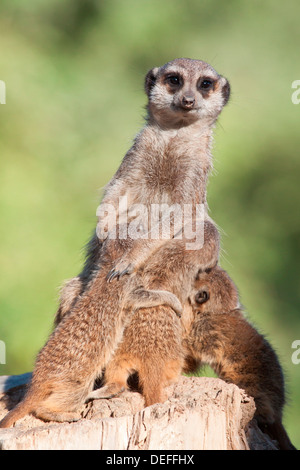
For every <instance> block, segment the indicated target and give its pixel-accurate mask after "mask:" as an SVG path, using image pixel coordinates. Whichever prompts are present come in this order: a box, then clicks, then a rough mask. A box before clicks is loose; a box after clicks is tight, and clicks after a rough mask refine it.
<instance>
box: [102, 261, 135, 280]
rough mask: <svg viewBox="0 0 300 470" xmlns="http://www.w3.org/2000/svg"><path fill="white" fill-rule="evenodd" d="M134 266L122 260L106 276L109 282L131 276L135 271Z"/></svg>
mask: <svg viewBox="0 0 300 470" xmlns="http://www.w3.org/2000/svg"><path fill="white" fill-rule="evenodd" d="M134 268H135V266H134V264H133V263H128V261H127V260H125V259H124V260H123V259H122V260H120V261H119V262H118V263H117V264H116V266H115V267H114V268H112V269H111V270H110V271H109V273H108V275H107V276H106V280H107V282H111V281H113V279H115V278H118V279H120V278H121V277H123V276H125V274H131V273H132V272H133V271H134Z"/></svg>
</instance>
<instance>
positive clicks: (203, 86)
mask: <svg viewBox="0 0 300 470" xmlns="http://www.w3.org/2000/svg"><path fill="white" fill-rule="evenodd" d="M212 88H214V80H212V79H211V78H201V79H200V80H199V81H198V89H199V90H201V91H209V90H211V89H212Z"/></svg>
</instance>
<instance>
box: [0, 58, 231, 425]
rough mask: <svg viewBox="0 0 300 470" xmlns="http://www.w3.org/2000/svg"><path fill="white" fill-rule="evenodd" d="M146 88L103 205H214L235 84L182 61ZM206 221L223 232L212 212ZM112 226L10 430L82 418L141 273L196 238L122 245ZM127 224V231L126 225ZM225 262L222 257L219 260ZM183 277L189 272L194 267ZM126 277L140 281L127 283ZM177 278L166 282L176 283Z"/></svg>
mask: <svg viewBox="0 0 300 470" xmlns="http://www.w3.org/2000/svg"><path fill="white" fill-rule="evenodd" d="M170 74H171V75H173V76H174V75H175V74H177V75H178V74H179V75H180V77H181V82H182V84H181V86H180V87H179V88H178V87H175V88H176V89H174V87H173V86H171V85H170V83H169V78H168V77H169V76H170ZM204 79H206V81H209V80H210V82H211V87H210V88H209V90H207V89H205V90H203V89H202V88H201V86H202V85H201V84H202V82H203V80H204ZM199 87H200V88H201V89H199ZM145 88H146V92H147V95H148V111H149V113H148V119H147V124H146V126H145V127H144V129H143V130H142V131H141V133H140V134H139V135H138V136H137V138H136V139H135V142H134V144H133V146H132V148H131V149H130V150H129V151H128V153H127V154H126V155H125V157H124V159H123V161H122V163H121V165H120V168H119V170H118V171H117V173H116V175H115V176H114V178H113V179H112V180H111V182H110V183H109V184H108V186H107V188H106V191H105V194H104V197H103V201H102V203H101V204H102V206H103V205H104V204H111V205H112V206H113V207H114V208H115V209H116V212H117V214H118V208H119V198H120V197H123V196H126V198H127V201H128V206H129V208H130V207H132V206H133V204H143V205H144V206H145V207H147V208H148V210H149V211H150V207H151V204H155V203H158V204H160V203H167V204H169V206H171V205H172V204H179V205H180V206H181V207H183V205H184V204H190V205H191V206H192V207H193V209H195V207H196V205H197V204H204V205H205V207H206V182H207V177H208V173H209V170H210V168H211V155H210V145H211V138H212V129H213V125H214V123H215V121H216V119H217V117H218V115H219V113H220V112H221V110H222V108H223V106H224V105H225V104H226V102H227V100H228V96H229V85H228V82H227V80H226V79H225V78H223V77H221V76H220V75H218V74H217V73H216V72H215V71H214V69H213V68H212V67H210V66H209V65H208V64H206V63H204V62H202V61H196V60H190V59H177V60H175V61H172V62H170V63H168V64H166V65H165V66H163V67H161V68H159V69H154V70H152V71H151V72H150V73H148V74H147V77H146V85H145ZM191 93H193V96H194V98H193V99H194V104H193V106H191V105H190V101H189V104H186V99H187V97H188V98H189V100H190V96H191ZM118 215H121V214H118ZM205 219H206V220H207V222H208V223H209V224H210V225H211V226H213V224H212V222H209V218H208V216H207V214H206V216H205ZM105 223H106V222H105V221H103V219H102V218H101V216H100V218H99V224H98V232H97V234H98V235H99V234H102V235H104V236H103V239H104V241H103V240H98V239H97V237H96V236H94V237H93V238H92V240H91V242H90V243H89V249H88V256H87V260H86V264H85V267H84V270H83V272H82V273H81V274H80V275H79V276H78V277H79V281H78V278H75V279H73V280H71V281H70V283H69V284H67V286H66V288H65V289H66V290H65V291H63V293H62V299H63V302H65V306H67V308H66V309H65V308H64V307H63V308H62V309H59V312H58V315H57V322H56V323H57V326H56V328H55V330H54V332H53V333H52V335H51V336H50V338H49V340H48V342H47V343H46V345H45V347H44V348H43V349H42V350H41V352H40V353H39V355H38V358H37V361H36V365H35V369H34V373H33V378H32V382H31V384H30V387H29V389H28V392H27V394H26V396H25V399H24V401H23V402H22V403H20V404H19V405H17V407H16V408H15V409H14V410H12V411H11V412H10V413H9V414H8V415H7V416H6V417H5V418H4V419H3V420H2V421H1V422H0V427H8V426H10V425H11V424H13V423H14V422H15V421H16V420H17V419H19V418H20V417H21V416H24V415H25V414H27V413H29V412H32V413H34V414H35V415H37V416H39V417H41V418H43V419H45V420H57V421H65V420H66V421H71V420H73V419H77V418H76V416H74V413H75V414H76V411H77V410H78V408H79V407H80V405H81V404H83V403H84V401H85V400H86V398H87V396H88V395H89V393H90V391H91V390H92V387H93V383H94V380H95V379H96V377H97V376H98V375H99V374H101V372H102V369H103V367H105V366H106V364H107V363H108V361H109V359H110V357H111V355H112V354H113V352H114V350H115V348H116V346H117V344H118V343H119V341H120V340H121V337H122V333H123V330H124V327H125V326H126V323H127V322H128V320H129V318H130V315H129V313H128V311H129V310H130V309H128V310H127V309H126V299H127V297H126V294H128V293H129V292H131V291H132V284H131V283H134V276H136V275H137V273H138V272H139V270H140V269H142V268H143V267H144V266H146V264H145V263H146V261H147V260H148V259H149V257H150V256H151V255H153V254H154V253H155V252H156V251H157V250H159V249H160V248H161V247H162V246H165V247H166V249H168V246H171V247H173V249H174V246H173V245H174V244H175V246H176V247H177V248H176V250H178V247H180V246H181V244H182V243H184V246H185V243H186V242H187V241H190V240H186V239H184V237H183V239H182V240H180V239H175V238H172V235H173V236H174V235H175V230H174V227H172V229H173V232H172V235H171V239H170V240H165V239H158V240H155V239H153V238H151V239H148V240H147V239H146V240H145V239H137V240H124V242H123V241H122V240H120V239H118V237H117V239H116V240H113V239H111V236H110V232H109V233H106V234H104V232H105ZM110 228H111V227H110ZM120 228H121V225H118V226H117V229H120ZM144 229H145V230H147V227H144ZM215 232H216V230H215ZM215 232H214V233H215ZM208 243H210V239H208ZM213 243H214V241H213ZM216 243H217V244H218V239H216ZM200 252H201V250H200ZM216 252H217V250H216V251H214V253H216ZM166 253H167V251H166ZM193 256H195V253H193ZM116 260H117V262H116ZM215 261H216V259H215V258H214V256H213V263H215ZM160 262H161V263H162V269H161V271H162V272H163V271H165V269H164V268H165V266H166V265H167V258H165V257H162V258H160ZM213 263H212V257H208V259H205V258H203V259H201V260H199V267H201V268H202V269H206V268H208V267H211V266H212V264H213ZM193 266H194V265H193ZM177 267H178V266H177ZM199 267H198V268H197V269H199ZM180 272H184V268H183V269H181V271H180ZM125 274H131V275H132V277H128V276H127V277H124V275H125ZM150 275H151V273H150ZM169 275H170V273H168V274H167V275H166V278H168V279H169ZM189 276H195V272H194V271H189ZM115 277H118V279H119V280H118V282H115V283H111V284H108V283H107V278H108V279H109V280H112V279H113V278H115ZM151 279H152V278H151ZM191 281H192V278H190V283H191ZM150 284H151V283H150ZM169 285H170V282H169ZM186 285H190V284H189V283H187V284H186ZM142 288H143V289H149V288H150V289H151V286H149V287H148V286H147V285H144V284H142ZM159 290H161V284H159ZM144 292H145V291H144ZM173 293H174V294H175V295H177V292H174V291H173ZM73 294H75V295H74V298H73V297H72V295H73ZM181 295H182V294H181ZM135 302H138V301H137V300H136V301H135ZM139 306H141V305H139ZM126 313H127V315H126ZM60 319H61V321H60V322H59V320H60Z"/></svg>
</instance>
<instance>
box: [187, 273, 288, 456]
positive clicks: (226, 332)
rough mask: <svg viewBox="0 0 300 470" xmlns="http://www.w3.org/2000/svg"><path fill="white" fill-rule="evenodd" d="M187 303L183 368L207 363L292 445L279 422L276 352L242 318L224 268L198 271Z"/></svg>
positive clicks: (263, 423)
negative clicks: (242, 390)
mask: <svg viewBox="0 0 300 470" xmlns="http://www.w3.org/2000/svg"><path fill="white" fill-rule="evenodd" d="M189 304H190V305H189V306H188V307H187V308H188V309H190V320H191V327H190V328H187V330H186V331H185V333H184V339H183V346H184V351H185V352H184V355H185V364H184V368H183V370H184V371H185V372H195V370H197V369H198V368H199V367H200V365H201V364H209V365H210V366H211V367H212V369H213V370H214V371H215V372H216V374H217V375H218V376H219V377H220V378H221V379H223V380H225V381H226V382H231V383H234V384H236V385H238V386H239V387H240V388H242V389H244V390H245V391H246V393H247V394H248V395H249V396H252V397H253V398H254V400H255V405H256V413H255V418H256V420H257V422H258V425H259V426H260V427H261V429H262V430H263V431H264V432H267V433H268V434H270V436H271V437H272V438H273V439H276V440H277V441H278V443H279V446H280V448H281V449H286V450H293V449H295V448H294V446H293V445H292V443H291V442H290V439H289V437H288V435H287V433H286V431H285V429H284V427H283V425H282V412H283V407H284V404H285V384H284V376H283V373H282V369H281V366H280V363H279V360H278V357H277V355H276V353H275V352H274V350H273V348H272V347H271V345H270V344H269V342H268V341H267V340H266V338H265V337H264V336H263V335H261V334H260V333H258V332H257V330H256V329H255V328H254V327H253V326H252V325H251V324H250V323H249V322H248V321H247V320H246V318H245V315H244V313H243V310H242V308H241V305H240V301H239V295H238V291H237V288H236V286H235V284H234V282H233V281H232V279H231V278H230V277H229V275H228V274H227V273H226V271H224V270H223V269H221V268H220V267H219V266H216V267H215V268H213V269H211V270H209V272H200V273H199V276H198V279H197V280H196V281H195V283H194V287H193V290H192V292H191V295H190V298H189ZM186 315H187V316H188V314H186Z"/></svg>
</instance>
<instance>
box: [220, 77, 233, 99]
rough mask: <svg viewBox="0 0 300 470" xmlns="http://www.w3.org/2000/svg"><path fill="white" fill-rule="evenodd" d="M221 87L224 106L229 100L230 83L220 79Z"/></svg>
mask: <svg viewBox="0 0 300 470" xmlns="http://www.w3.org/2000/svg"><path fill="white" fill-rule="evenodd" d="M221 86H222V95H223V98H224V106H225V104H227V103H228V100H229V98H230V91H231V90H230V83H229V81H228V80H227V79H226V78H225V77H222V78H221Z"/></svg>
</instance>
